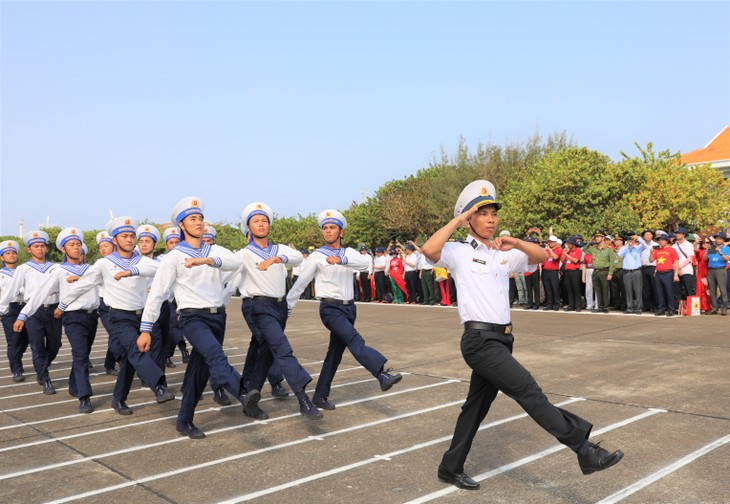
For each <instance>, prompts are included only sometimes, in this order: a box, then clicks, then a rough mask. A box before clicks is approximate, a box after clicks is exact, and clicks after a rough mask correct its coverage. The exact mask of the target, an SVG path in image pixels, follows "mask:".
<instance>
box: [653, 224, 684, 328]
mask: <svg viewBox="0 0 730 504" xmlns="http://www.w3.org/2000/svg"><path fill="white" fill-rule="evenodd" d="M655 239H656V241H657V243H659V247H654V249H653V250H652V251H651V254H650V255H649V260H650V261H656V273H655V275H654V283H655V285H656V290H657V300H658V302H659V308H658V310H657V312H656V313H655V314H654V315H657V316H659V315H666V316H667V317H672V316H674V315H676V314H677V312H676V311H674V304H675V302H676V301H675V298H674V282H679V255H678V254H677V251H676V250H674V249H673V248H672V247H670V246H669V235H668V234H667V233H665V232H664V231H657V233H656V238H655Z"/></svg>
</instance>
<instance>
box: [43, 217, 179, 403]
mask: <svg viewBox="0 0 730 504" xmlns="http://www.w3.org/2000/svg"><path fill="white" fill-rule="evenodd" d="M136 230H137V223H136V222H135V220H134V219H132V218H131V217H126V216H125V217H117V218H115V219H112V220H111V221H109V223H108V224H107V232H108V233H109V235H110V236H111V237H112V239H113V240H114V245H115V246H116V250H115V251H114V252H112V253H111V254H109V255H107V256H106V257H103V258H101V259H99V260H98V261H97V262H96V263H95V264H94V267H93V268H90V269H89V270H88V271H87V272H86V273H85V274H84V276H83V277H82V278H81V280H79V281H78V282H76V283H75V284H74V287H73V289H71V291H70V292H69V293H68V294H64V296H63V297H62V298H61V302H60V303H59V305H58V309H59V310H61V311H65V310H66V309H67V307H68V306H69V305H70V304H71V303H73V302H74V301H75V300H76V299H78V298H79V297H80V296H83V295H84V294H85V293H87V292H89V291H90V290H92V289H94V288H97V287H100V286H103V287H104V302H105V303H106V304H107V305H108V306H109V326H110V330H111V332H110V338H111V339H112V344H111V345H110V347H111V348H112V349H115V348H116V349H117V350H118V351H120V352H121V354H120V355H118V356H117V358H118V359H119V376H117V383H116V385H115V387H114V398H113V399H112V408H114V410H115V411H116V412H117V413H119V414H120V415H131V414H132V410H131V408H129V406H127V403H126V401H127V396H128V395H129V390H130V388H131V387H132V381H133V380H134V372H135V371H136V372H137V374H138V375H139V377H140V378H141V379H142V381H143V382H144V383H146V384H147V385H148V386H149V387H150V388H151V389H152V391H153V392H154V393H155V397H156V399H157V402H158V403H163V402H167V401H171V400H173V399H175V395H174V394H173V393H171V392H170V391H169V390H168V389H167V381H166V380H165V374H164V373H163V371H162V370H161V369H160V368H159V366H157V364H155V362H154V361H153V360H152V358H151V357H150V355H149V353H142V352H140V350H139V348H138V347H137V337H138V336H139V332H138V329H139V323H140V320H141V317H142V309H143V308H144V303H145V300H146V299H147V278H148V277H151V276H154V275H155V273H156V272H157V266H158V263H157V262H156V261H153V260H152V259H150V258H148V257H145V256H143V255H142V254H140V253H139V252H138V251H137V250H136V249H135V245H136V242H137V234H136ZM114 340H116V342H114Z"/></svg>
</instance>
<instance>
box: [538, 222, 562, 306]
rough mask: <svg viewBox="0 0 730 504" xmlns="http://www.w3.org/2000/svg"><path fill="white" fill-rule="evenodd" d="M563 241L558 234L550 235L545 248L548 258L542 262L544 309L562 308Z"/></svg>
mask: <svg viewBox="0 0 730 504" xmlns="http://www.w3.org/2000/svg"><path fill="white" fill-rule="evenodd" d="M562 244H563V241H562V240H561V239H560V238H558V237H557V236H554V235H550V236H548V239H547V241H546V242H545V250H546V251H547V253H548V259H547V261H545V262H544V263H542V285H543V287H544V288H545V308H543V310H545V311H547V310H554V311H558V310H559V309H560V306H561V304H560V257H561V256H562V255H563V248H562V246H561V245H562Z"/></svg>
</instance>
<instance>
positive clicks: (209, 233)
mask: <svg viewBox="0 0 730 504" xmlns="http://www.w3.org/2000/svg"><path fill="white" fill-rule="evenodd" d="M215 235H216V231H215V228H214V227H213V226H211V225H209V224H206V225H205V227H203V238H208V239H209V240H215Z"/></svg>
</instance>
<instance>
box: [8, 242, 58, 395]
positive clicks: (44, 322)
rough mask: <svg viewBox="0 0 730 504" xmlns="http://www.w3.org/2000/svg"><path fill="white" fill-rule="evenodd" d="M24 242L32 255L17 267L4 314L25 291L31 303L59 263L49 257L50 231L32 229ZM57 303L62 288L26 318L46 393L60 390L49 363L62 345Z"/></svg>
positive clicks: (39, 379) (36, 370)
mask: <svg viewBox="0 0 730 504" xmlns="http://www.w3.org/2000/svg"><path fill="white" fill-rule="evenodd" d="M23 241H24V242H25V244H26V245H27V246H28V252H30V255H31V258H30V260H29V261H28V262H26V263H24V264H21V265H20V266H18V267H17V269H16V271H15V274H14V275H13V280H12V282H10V286H9V287H8V289H7V291H5V290H3V294H2V297H1V298H0V315H3V316H4V315H6V314H7V313H8V311H9V308H10V302H11V301H12V300H14V299H16V298H17V296H18V293H20V292H21V291H22V292H23V302H24V303H27V302H28V300H29V299H30V297H31V296H32V295H33V294H34V293H35V291H36V289H38V287H40V285H41V284H42V283H43V281H44V280H45V279H46V275H48V274H49V272H50V270H51V269H52V268H53V267H54V266H55V263H52V262H48V261H47V260H46V252H48V234H46V232H45V231H40V230H33V231H29V232H27V233H25V235H23ZM57 306H58V290H55V291H54V292H51V293H49V294H48V295H47V296H46V297H45V298H44V299H42V300H41V307H40V308H39V309H38V310H37V311H36V312H35V314H34V315H33V316H32V317H30V318H29V319H28V320H27V321H26V327H27V329H28V340H29V342H30V348H31V350H32V352H33V367H34V368H35V372H36V378H37V379H38V384H39V385H43V393H44V394H48V395H50V394H55V393H56V389H55V388H54V387H53V383H52V382H51V378H50V376H49V374H48V366H50V365H51V362H53V360H54V359H55V358H56V355H58V350H59V349H60V348H61V321H60V320H58V319H56V318H54V317H53V311H54V310H55V309H56V307H57ZM16 322H17V321H16Z"/></svg>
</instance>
